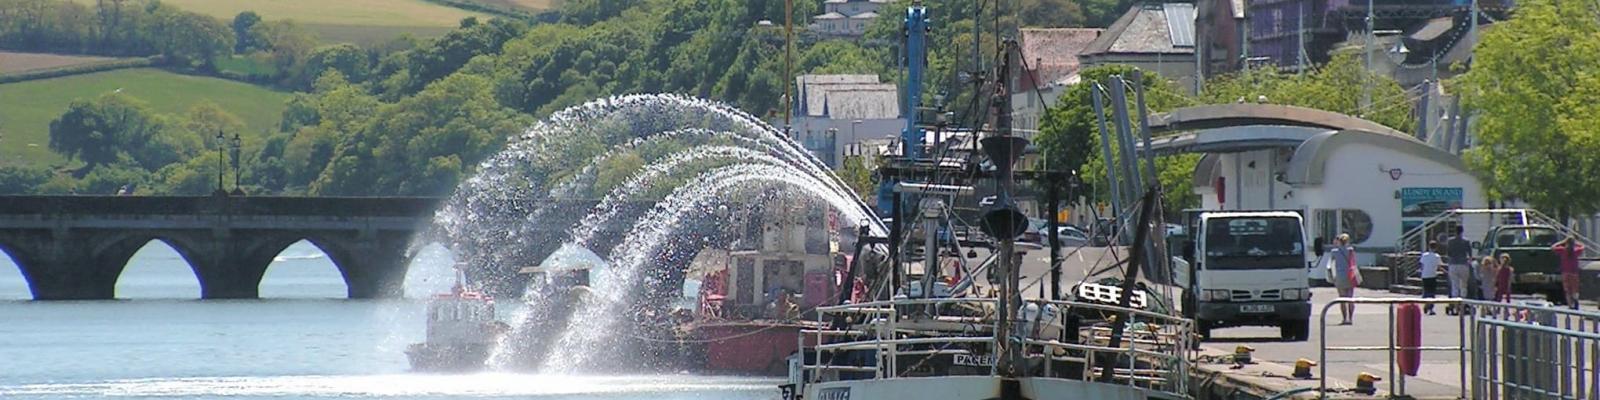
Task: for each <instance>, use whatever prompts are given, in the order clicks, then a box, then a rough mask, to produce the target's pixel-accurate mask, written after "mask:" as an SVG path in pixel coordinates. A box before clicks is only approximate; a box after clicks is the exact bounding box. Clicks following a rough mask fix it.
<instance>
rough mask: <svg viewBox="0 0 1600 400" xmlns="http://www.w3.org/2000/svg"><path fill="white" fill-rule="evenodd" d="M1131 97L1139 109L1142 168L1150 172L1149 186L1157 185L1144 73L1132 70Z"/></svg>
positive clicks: (1154, 153) (1154, 152)
mask: <svg viewBox="0 0 1600 400" xmlns="http://www.w3.org/2000/svg"><path fill="white" fill-rule="evenodd" d="M1133 97H1134V105H1135V106H1137V107H1139V135H1140V136H1143V139H1144V152H1143V153H1144V167H1145V169H1148V170H1150V175H1148V176H1149V177H1150V180H1149V181H1148V182H1150V184H1152V185H1158V184H1159V183H1158V182H1160V181H1158V180H1157V179H1158V177H1159V173H1157V172H1156V151H1155V149H1154V148H1153V147H1151V145H1150V119H1149V118H1150V116H1149V115H1148V112H1147V110H1145V106H1144V71H1143V70H1137V69H1136V70H1133Z"/></svg>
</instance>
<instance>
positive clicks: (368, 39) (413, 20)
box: [75, 0, 550, 44]
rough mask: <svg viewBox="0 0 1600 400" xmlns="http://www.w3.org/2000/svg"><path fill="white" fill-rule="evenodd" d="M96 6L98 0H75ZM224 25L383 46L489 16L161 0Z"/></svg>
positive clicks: (409, 8) (403, 3)
mask: <svg viewBox="0 0 1600 400" xmlns="http://www.w3.org/2000/svg"><path fill="white" fill-rule="evenodd" d="M75 1H77V2H80V3H84V4H87V5H91V6H92V5H94V4H95V1H96V0H75ZM549 1H550V0H489V1H486V3H500V2H511V3H526V4H539V3H548V2H549ZM162 3H164V4H168V5H173V6H177V7H178V8H180V9H183V10H188V11H193V12H197V13H201V14H205V15H210V16H213V17H217V18H221V19H222V20H224V21H233V17H234V16H236V15H239V13H240V12H243V11H247V10H248V11H255V12H256V14H259V15H261V18H264V19H266V20H269V21H278V20H286V19H290V20H294V21H295V22H299V23H300V24H301V25H304V26H305V27H306V28H307V29H309V30H311V31H313V32H316V33H317V35H318V36H319V37H320V38H321V39H322V41H324V42H354V43H360V44H374V43H380V42H382V41H384V40H388V39H392V38H394V37H397V36H399V35H400V34H401V33H411V34H412V35H414V36H418V37H433V36H438V35H441V34H443V33H444V32H447V31H449V29H451V28H455V27H456V26H458V25H460V23H461V19H463V18H466V17H474V16H475V17H479V18H482V19H488V18H490V16H489V15H487V14H483V13H478V12H472V11H467V10H462V9H458V8H454V7H449V6H444V5H439V4H434V3H429V2H427V1H423V0H331V1H330V0H162Z"/></svg>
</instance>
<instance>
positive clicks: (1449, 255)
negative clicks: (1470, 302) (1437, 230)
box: [1444, 225, 1472, 315]
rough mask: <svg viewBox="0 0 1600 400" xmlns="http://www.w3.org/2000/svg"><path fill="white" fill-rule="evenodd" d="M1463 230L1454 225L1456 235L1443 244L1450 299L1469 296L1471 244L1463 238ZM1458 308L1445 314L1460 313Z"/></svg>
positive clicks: (1450, 309) (1446, 311) (1447, 310)
mask: <svg viewBox="0 0 1600 400" xmlns="http://www.w3.org/2000/svg"><path fill="white" fill-rule="evenodd" d="M1465 231H1466V230H1465V229H1462V227H1461V226H1460V225H1456V235H1455V236H1454V237H1451V238H1450V240H1448V241H1446V242H1445V245H1444V247H1445V249H1444V256H1445V262H1446V263H1447V264H1448V265H1449V267H1448V268H1449V269H1448V270H1447V271H1446V273H1447V274H1449V278H1450V297H1453V298H1456V299H1466V298H1467V297H1469V296H1471V295H1470V294H1469V293H1471V289H1469V288H1468V286H1467V285H1469V284H1470V283H1471V282H1472V242H1469V241H1467V238H1466V237H1464V236H1463V234H1464V233H1465ZM1462 311H1463V310H1461V309H1460V307H1452V308H1449V309H1446V310H1445V313H1447V314H1450V315H1455V314H1457V313H1460V312H1462Z"/></svg>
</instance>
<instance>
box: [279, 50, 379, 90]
mask: <svg viewBox="0 0 1600 400" xmlns="http://www.w3.org/2000/svg"><path fill="white" fill-rule="evenodd" d="M368 65H369V62H368V60H367V53H366V51H364V50H361V48H360V47H357V46H356V45H353V44H349V43H340V44H335V45H329V46H322V47H318V48H316V49H315V50H312V51H311V54H309V55H307V56H306V60H305V66H304V67H302V68H301V69H300V71H299V72H298V76H297V77H296V79H295V81H296V82H295V84H294V86H295V87H298V88H302V89H310V88H311V85H312V84H313V83H314V81H315V80H316V79H317V78H319V77H322V75H323V74H326V73H328V72H329V71H338V72H339V74H340V75H342V76H343V78H344V79H346V80H348V81H350V82H358V83H359V82H365V81H366V80H367V72H368V68H369V67H368Z"/></svg>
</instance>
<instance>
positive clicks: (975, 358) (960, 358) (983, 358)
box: [951, 354, 995, 367]
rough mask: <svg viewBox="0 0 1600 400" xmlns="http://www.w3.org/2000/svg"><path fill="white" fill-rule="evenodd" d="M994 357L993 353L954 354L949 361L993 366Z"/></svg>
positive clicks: (959, 363) (976, 365)
mask: <svg viewBox="0 0 1600 400" xmlns="http://www.w3.org/2000/svg"><path fill="white" fill-rule="evenodd" d="M994 358H995V357H994V355H993V354H984V355H971V354H956V355H955V357H954V359H953V360H951V363H953V364H955V365H964V366H968V367H992V366H994Z"/></svg>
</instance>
